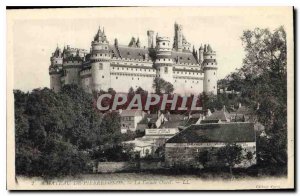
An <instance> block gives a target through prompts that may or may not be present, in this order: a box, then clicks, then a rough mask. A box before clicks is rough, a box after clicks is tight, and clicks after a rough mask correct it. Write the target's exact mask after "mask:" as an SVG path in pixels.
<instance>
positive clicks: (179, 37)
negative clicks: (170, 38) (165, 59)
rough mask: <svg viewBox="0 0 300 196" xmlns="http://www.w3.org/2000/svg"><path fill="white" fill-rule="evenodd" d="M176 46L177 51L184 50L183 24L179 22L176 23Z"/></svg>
mask: <svg viewBox="0 0 300 196" xmlns="http://www.w3.org/2000/svg"><path fill="white" fill-rule="evenodd" d="M174 30H175V35H174V46H173V48H174V49H175V50H177V51H182V49H183V43H182V41H183V34H182V25H179V24H177V23H175V24H174Z"/></svg>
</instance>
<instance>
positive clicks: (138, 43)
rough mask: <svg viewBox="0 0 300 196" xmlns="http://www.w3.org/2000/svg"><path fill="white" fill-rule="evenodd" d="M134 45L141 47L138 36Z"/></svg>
mask: <svg viewBox="0 0 300 196" xmlns="http://www.w3.org/2000/svg"><path fill="white" fill-rule="evenodd" d="M136 47H138V48H140V47H141V42H140V38H138V39H137V40H136Z"/></svg>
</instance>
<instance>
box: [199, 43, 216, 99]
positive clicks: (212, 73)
mask: <svg viewBox="0 0 300 196" xmlns="http://www.w3.org/2000/svg"><path fill="white" fill-rule="evenodd" d="M202 67H203V72H204V82H203V90H204V92H206V93H212V94H215V95H216V94H217V82H218V78H217V70H218V67H217V61H216V52H215V51H213V50H212V48H211V46H210V45H207V47H206V46H205V47H204V52H203V62H202Z"/></svg>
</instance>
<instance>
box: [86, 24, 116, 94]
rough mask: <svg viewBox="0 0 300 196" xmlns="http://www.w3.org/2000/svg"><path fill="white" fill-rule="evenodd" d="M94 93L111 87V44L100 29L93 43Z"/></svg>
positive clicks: (91, 58)
mask: <svg viewBox="0 0 300 196" xmlns="http://www.w3.org/2000/svg"><path fill="white" fill-rule="evenodd" d="M91 46H92V48H91V57H90V60H91V69H92V70H91V71H92V91H97V92H99V91H100V90H105V91H106V90H107V89H108V88H110V87H111V83H110V59H111V54H110V52H109V42H108V41H107V38H106V35H105V33H104V29H103V31H101V29H100V27H99V29H98V32H97V33H96V35H95V37H94V40H93V41H92V43H91Z"/></svg>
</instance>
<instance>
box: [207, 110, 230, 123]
mask: <svg viewBox="0 0 300 196" xmlns="http://www.w3.org/2000/svg"><path fill="white" fill-rule="evenodd" d="M226 122H230V114H229V113H228V111H227V110H226V108H225V106H224V108H223V109H222V110H218V111H215V112H214V113H212V114H210V115H208V116H207V117H205V119H203V120H201V124H204V123H226Z"/></svg>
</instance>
